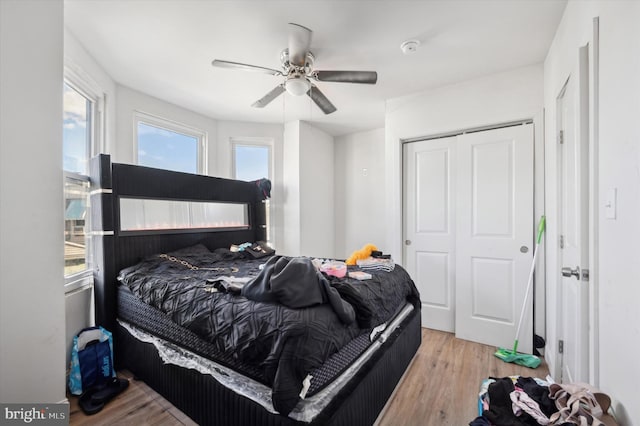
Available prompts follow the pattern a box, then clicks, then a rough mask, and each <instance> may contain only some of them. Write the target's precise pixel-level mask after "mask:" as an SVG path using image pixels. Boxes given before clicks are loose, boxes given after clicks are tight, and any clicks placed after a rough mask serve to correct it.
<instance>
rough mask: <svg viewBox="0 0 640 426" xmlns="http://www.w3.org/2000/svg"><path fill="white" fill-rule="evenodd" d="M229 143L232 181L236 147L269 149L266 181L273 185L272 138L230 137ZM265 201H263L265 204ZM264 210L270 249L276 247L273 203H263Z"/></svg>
mask: <svg viewBox="0 0 640 426" xmlns="http://www.w3.org/2000/svg"><path fill="white" fill-rule="evenodd" d="M229 142H230V144H231V176H233V178H234V179H237V176H236V146H260V147H267V148H269V152H268V155H269V159H268V162H269V165H268V166H269V170H268V176H266V178H267V179H269V180H270V181H271V183H272V184H273V176H274V173H275V172H274V169H275V164H274V155H273V151H274V145H275V142H274V140H273V138H265V137H256V136H244V137H231V138H229ZM266 201H267V200H265V202H266ZM265 204H266V206H265V209H266V210H267V222H268V223H267V226H266V239H267V241H266V242H267V243H268V244H269V245H271V246H272V247H276V244H277V243H276V238H275V226H274V216H273V209H274V206H273V204H274V203H273V202H271V201H270V200H269V202H266V203H265Z"/></svg>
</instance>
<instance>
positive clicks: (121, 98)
mask: <svg viewBox="0 0 640 426" xmlns="http://www.w3.org/2000/svg"><path fill="white" fill-rule="evenodd" d="M135 112H143V113H145V114H150V115H153V116H156V117H158V118H162V119H165V120H169V121H173V122H176V123H178V124H182V125H185V126H188V127H192V128H196V129H198V130H201V131H202V132H205V133H206V135H207V148H206V151H207V154H206V159H207V161H206V163H207V173H206V174H208V175H210V176H218V146H217V143H216V136H217V133H218V122H217V121H216V120H214V119H213V118H210V117H206V116H204V115H200V114H198V113H196V112H193V111H191V110H188V109H185V108H182V107H180V106H178V105H174V104H171V103H169V102H166V101H163V100H161V99H158V98H156V97H153V96H150V95H147V94H145V93H142V92H139V91H137V90H134V89H131V88H129V87H126V86H121V85H118V86H117V88H116V140H115V143H114V146H113V147H112V158H111V160H112V161H114V162H118V163H128V164H135V162H134V158H135V157H134V149H136V147H135V146H134V134H135V129H134V113H135Z"/></svg>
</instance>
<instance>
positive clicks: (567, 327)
mask: <svg viewBox="0 0 640 426" xmlns="http://www.w3.org/2000/svg"><path fill="white" fill-rule="evenodd" d="M579 57H580V60H579V64H578V67H577V69H576V72H574V73H573V74H572V75H571V76H570V77H569V79H568V80H567V83H566V84H565V86H564V88H563V90H562V91H561V93H560V96H559V97H558V100H557V111H558V119H557V123H558V129H559V133H558V142H559V143H558V169H559V170H558V176H559V178H560V182H559V188H558V193H559V204H558V205H559V233H560V236H561V237H560V250H559V254H560V262H559V264H560V266H561V268H562V270H561V271H558V274H559V275H560V280H559V282H560V288H559V304H558V307H559V308H560V312H559V315H558V318H559V321H560V327H559V330H560V336H561V337H560V339H561V341H562V353H561V356H560V365H561V371H562V376H561V380H562V381H563V382H566V383H570V382H587V381H589V334H588V333H589V330H588V324H589V316H588V306H589V292H588V275H587V274H585V273H586V272H587V271H588V261H589V252H588V250H589V241H588V235H589V233H588V224H589V223H588V222H589V216H588V215H589V204H588V202H589V199H588V197H589V193H588V183H589V180H588V179H589V175H588V170H589V161H588V160H589V159H588V152H589V149H588V143H589V139H588V129H589V123H588V117H589V111H588V108H589V107H588V97H587V95H588V90H589V89H588V80H587V74H588V57H587V47H583V48H581V49H580V54H579Z"/></svg>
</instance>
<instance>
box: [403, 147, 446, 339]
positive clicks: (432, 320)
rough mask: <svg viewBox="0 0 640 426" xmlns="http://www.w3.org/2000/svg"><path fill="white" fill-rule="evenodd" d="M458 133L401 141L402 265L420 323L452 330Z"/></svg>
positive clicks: (429, 326)
mask: <svg viewBox="0 0 640 426" xmlns="http://www.w3.org/2000/svg"><path fill="white" fill-rule="evenodd" d="M455 144H456V137H455V136H454V137H449V138H442V139H433V140H428V141H421V142H413V143H408V144H405V145H404V147H403V149H404V152H403V159H404V160H403V161H404V171H405V172H404V185H403V188H404V191H405V192H404V194H405V205H404V227H405V230H404V235H405V238H406V241H405V267H406V268H407V271H408V272H409V274H410V275H411V276H412V277H413V280H414V282H415V283H416V286H417V287H418V290H419V291H420V298H421V300H422V325H423V326H424V327H428V328H434V329H437V330H443V331H449V332H452V331H453V330H454V325H455V323H454V319H455V316H454V312H455V310H454V290H455V286H454V285H455V215H454V212H455V182H454V175H455V167H454V165H455V161H456V160H455V158H456V155H455Z"/></svg>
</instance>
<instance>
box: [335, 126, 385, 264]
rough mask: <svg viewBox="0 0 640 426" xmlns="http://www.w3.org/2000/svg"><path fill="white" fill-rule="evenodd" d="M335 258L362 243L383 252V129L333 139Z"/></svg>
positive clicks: (347, 255)
mask: <svg viewBox="0 0 640 426" xmlns="http://www.w3.org/2000/svg"><path fill="white" fill-rule="evenodd" d="M334 151H335V167H334V169H335V184H334V186H335V244H336V250H335V255H336V257H337V258H341V259H345V258H347V257H349V256H350V255H351V253H352V252H353V251H354V250H358V249H360V248H362V246H364V245H365V244H368V243H371V244H375V245H376V246H377V247H378V248H379V249H380V250H383V251H384V250H386V248H385V246H384V244H385V237H386V235H385V204H384V192H383V191H384V176H385V175H384V128H380V129H375V130H370V131H366V132H358V133H353V134H350V135H345V136H339V137H336V139H335V147H334Z"/></svg>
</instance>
